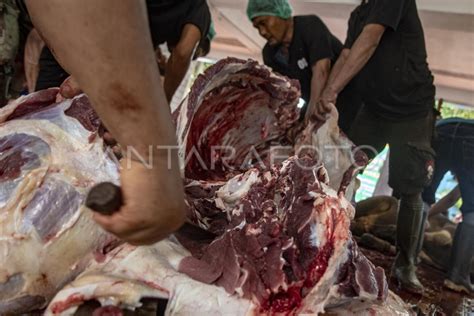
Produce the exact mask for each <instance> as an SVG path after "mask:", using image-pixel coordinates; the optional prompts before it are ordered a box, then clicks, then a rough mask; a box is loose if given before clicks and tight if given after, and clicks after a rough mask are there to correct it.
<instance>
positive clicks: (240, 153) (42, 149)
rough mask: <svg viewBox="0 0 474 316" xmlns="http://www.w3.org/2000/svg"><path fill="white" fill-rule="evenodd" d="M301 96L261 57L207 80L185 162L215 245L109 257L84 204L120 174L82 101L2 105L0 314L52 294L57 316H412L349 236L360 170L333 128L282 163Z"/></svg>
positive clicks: (199, 216) (312, 134)
mask: <svg viewBox="0 0 474 316" xmlns="http://www.w3.org/2000/svg"><path fill="white" fill-rule="evenodd" d="M36 97H37V98H39V100H40V101H38V106H37V107H34V106H33V105H34V103H35V101H34V100H35V98H36ZM298 98H299V89H298V86H297V84H296V83H295V82H292V81H290V80H288V79H287V78H285V77H281V76H278V75H275V74H272V73H271V72H270V70H269V69H268V68H266V67H264V66H260V65H258V64H257V63H256V62H253V61H241V60H236V59H227V60H223V61H221V62H219V63H217V64H216V65H215V66H213V67H211V68H210V69H209V70H208V71H207V72H206V73H205V74H204V75H203V76H201V77H200V78H198V80H196V84H195V85H194V87H193V88H192V91H191V94H190V96H189V98H188V99H187V100H186V101H185V102H184V103H183V104H182V105H181V107H180V110H179V111H178V112H177V113H175V115H174V117H175V120H176V122H177V130H178V138H179V142H180V145H182V148H181V152H180V153H181V158H182V161H183V162H184V161H185V160H186V159H185V158H186V157H191V158H190V159H189V163H188V164H186V165H185V164H183V171H184V174H185V175H186V179H185V180H184V181H185V184H186V193H187V196H186V202H187V204H188V215H189V219H190V220H191V221H193V222H194V223H196V224H198V225H200V226H202V227H203V228H206V229H208V230H210V231H212V232H214V233H215V234H216V235H217V236H218V237H217V238H216V239H214V240H196V239H193V238H189V236H183V235H179V234H176V235H174V236H170V237H169V238H168V239H166V240H163V241H161V242H159V243H157V244H155V245H152V246H148V247H132V246H130V245H121V246H119V247H117V248H114V247H113V246H112V247H111V246H110V244H111V243H112V244H113V241H114V240H113V239H112V238H111V237H110V236H108V235H107V234H105V233H103V231H102V230H101V229H100V228H99V227H98V226H97V225H95V224H94V223H93V222H92V220H91V218H90V213H89V212H88V211H87V210H85V208H84V207H82V206H81V204H82V200H83V197H84V194H85V192H86V190H87V189H88V188H90V186H91V185H93V184H94V183H96V182H99V181H105V180H112V181H117V176H118V174H117V170H116V165H115V164H114V163H113V162H112V161H111V160H110V158H109V157H108V156H107V154H106V153H105V152H104V150H103V146H102V141H101V139H100V138H99V137H93V136H94V135H96V134H97V129H98V126H99V124H100V122H99V120H98V118H97V116H96V115H95V113H94V112H93V111H92V109H91V108H90V106H89V104H88V102H87V99H86V98H85V97H83V96H82V97H78V98H76V99H74V100H66V101H64V102H61V103H59V104H55V101H54V99H55V91H54V90H47V91H43V92H40V93H38V94H35V95H32V96H30V97H27V98H24V99H21V100H19V101H18V102H17V103H16V105H14V106H13V105H12V106H9V107H7V108H5V110H0V122H4V123H3V125H0V149H2V150H3V152H1V153H0V166H2V168H3V169H2V170H3V171H2V174H1V179H2V180H0V203H4V204H3V205H2V209H1V211H0V225H3V226H1V228H2V229H3V230H2V231H0V250H2V252H1V253H0V254H1V256H0V263H1V264H0V313H6V312H23V311H28V310H31V309H33V308H39V307H42V306H44V304H45V303H47V302H48V301H49V300H50V298H51V296H52V295H54V294H55V293H57V294H56V296H55V298H54V299H53V301H52V302H51V303H50V305H49V307H48V309H47V310H46V315H57V314H64V315H70V314H72V313H74V312H75V311H76V310H77V308H78V307H79V306H80V305H82V304H84V303H85V302H87V301H91V300H95V301H98V302H99V303H100V304H101V306H103V308H102V309H101V308H99V309H98V310H96V313H98V314H100V313H103V312H108V311H113V312H114V313H119V310H118V309H117V308H119V309H127V310H136V309H138V308H140V306H141V300H142V299H143V298H150V299H153V298H155V299H166V300H168V304H167V308H166V314H167V315H170V314H172V315H195V314H196V312H198V313H199V314H203V315H254V314H297V313H320V312H323V311H324V310H329V311H337V310H338V309H339V311H340V310H341V309H343V310H345V311H348V312H358V313H362V314H368V313H369V312H370V313H372V314H377V313H380V314H381V315H386V314H394V313H398V314H400V315H403V314H406V313H407V312H406V309H405V306H404V305H403V303H402V302H400V301H399V300H398V298H397V297H395V296H394V295H393V294H391V293H389V292H388V290H387V283H386V280H385V276H384V274H383V271H382V270H381V269H379V268H375V267H374V266H373V265H372V264H371V263H370V262H369V261H368V260H367V259H366V258H365V257H364V256H362V254H361V253H360V252H359V251H358V249H357V245H356V244H355V243H354V241H353V240H352V237H351V234H350V231H349V223H350V220H351V218H352V216H353V212H354V209H353V207H352V205H351V204H350V203H349V202H348V200H347V199H346V198H345V197H344V194H350V192H349V191H350V189H351V187H352V185H351V182H352V181H351V180H352V179H353V175H354V168H356V167H357V164H354V163H353V162H354V161H359V160H363V159H359V158H357V159H353V157H352V149H353V148H352V147H353V145H352V144H351V143H350V142H349V141H348V140H347V138H345V137H344V136H343V135H341V134H340V133H339V130H338V128H337V126H336V125H335V124H334V120H333V119H332V120H331V121H330V122H328V123H326V124H324V125H322V126H317V125H310V126H308V127H306V129H305V131H304V132H303V134H302V136H301V137H300V138H299V142H298V145H297V146H296V147H293V146H290V147H289V150H288V151H287V152H286V154H287V157H285V158H283V159H282V157H278V158H279V159H273V157H272V153H273V151H272V146H273V145H275V144H276V145H280V146H281V145H282V144H285V145H286V144H288V143H286V140H285V139H286V133H287V131H288V129H290V128H291V127H293V126H295V124H298V123H297V122H296V121H297V117H298V110H297V108H296V105H297V103H298ZM25 104H26V105H25ZM14 113H16V114H14ZM336 121H337V119H336ZM308 145H311V146H312V148H311V149H315V150H309V151H306V149H308V148H307V147H308ZM213 146H214V149H215V150H214V151H212V147H213ZM222 146H232V147H233V148H235V155H233V156H232V157H229V156H228V155H227V154H226V152H222V151H220V150H221V148H222ZM304 146H306V147H304ZM326 146H339V147H344V148H343V149H341V148H338V150H339V151H338V152H339V153H340V159H341V160H342V161H343V163H342V164H340V165H339V164H338V163H336V162H335V160H334V159H332V157H333V156H331V155H325V156H319V155H316V154H315V152H320V151H324V150H326V149H327V148H326ZM302 147H303V148H304V149H305V150H304V151H301V152H300V154H301V155H300V156H299V157H296V156H293V157H288V156H289V155H293V154H294V153H298V149H299V148H302ZM280 149H281V148H280ZM280 149H278V150H277V153H278V155H280V153H281V151H280ZM287 149H288V148H287ZM193 152H194V154H195V155H194V156H191V155H189V154H190V153H193ZM249 152H250V153H251V155H248V153H249ZM304 153H307V154H309V156H305V155H304ZM8 157H14V159H13V158H8ZM19 157H21V159H16V158H19ZM198 157H199V158H198ZM286 158H288V159H286ZM362 158H363V157H362ZM4 159H6V160H4ZM200 160H201V161H200ZM282 160H284V161H282ZM98 161H103V162H104V163H103V164H98V163H97V162H98ZM272 162H276V163H272ZM2 163H3V164H2ZM323 164H324V165H323ZM184 166H186V167H184ZM203 166H205V167H203ZM324 166H329V167H330V168H329V169H327V168H325V167H324ZM334 166H337V168H334ZM212 167H214V168H212ZM3 254H9V255H8V256H7V255H3ZM81 271H82V273H80V272H81ZM78 273H80V275H79V276H78V277H77V278H75V279H74V280H73V281H72V282H70V283H69V284H68V285H67V286H65V287H64V288H63V289H62V290H61V291H59V292H57V291H58V289H59V287H60V286H61V285H62V284H64V283H65V282H67V281H68V279H71V278H74V277H75V275H77V274H78ZM114 306H115V307H116V308H114Z"/></svg>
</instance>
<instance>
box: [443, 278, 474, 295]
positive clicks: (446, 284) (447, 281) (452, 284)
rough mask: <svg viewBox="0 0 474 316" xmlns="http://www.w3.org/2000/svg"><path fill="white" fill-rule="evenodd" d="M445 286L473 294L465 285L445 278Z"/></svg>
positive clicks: (452, 289) (459, 291)
mask: <svg viewBox="0 0 474 316" xmlns="http://www.w3.org/2000/svg"><path fill="white" fill-rule="evenodd" d="M444 286H445V287H447V288H448V289H450V290H451V291H454V292H458V293H465V294H467V295H470V294H472V293H471V291H469V290H468V289H467V288H466V287H465V286H463V285H458V284H456V283H454V282H453V281H451V280H444Z"/></svg>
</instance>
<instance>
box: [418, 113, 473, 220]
mask: <svg viewBox="0 0 474 316" xmlns="http://www.w3.org/2000/svg"><path fill="white" fill-rule="evenodd" d="M436 133H437V137H436V140H435V142H434V149H435V151H436V168H435V173H434V176H433V182H432V183H431V185H430V186H429V187H427V188H426V189H425V191H424V192H423V200H424V201H425V202H426V203H428V204H433V203H435V193H436V190H437V189H438V186H439V184H440V182H441V180H442V179H443V177H444V175H445V174H446V173H447V172H448V171H451V172H452V173H454V174H455V175H456V177H457V180H458V182H459V188H460V190H461V196H462V199H463V205H462V207H461V211H462V212H463V214H466V213H472V212H474V124H472V123H466V122H463V121H462V120H460V121H457V122H456V121H453V122H452V123H446V124H440V125H439V126H438V127H437V128H436Z"/></svg>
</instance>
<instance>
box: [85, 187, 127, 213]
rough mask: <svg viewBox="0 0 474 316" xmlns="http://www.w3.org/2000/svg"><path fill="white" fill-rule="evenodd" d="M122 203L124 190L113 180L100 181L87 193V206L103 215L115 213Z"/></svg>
mask: <svg viewBox="0 0 474 316" xmlns="http://www.w3.org/2000/svg"><path fill="white" fill-rule="evenodd" d="M122 205H123V197H122V190H121V189H120V187H119V186H117V185H115V184H113V183H111V182H103V183H99V184H97V185H95V186H94V187H93V188H92V189H91V190H90V191H89V193H88V194H87V198H86V206H87V207H88V208H90V209H91V210H93V211H94V212H97V213H100V214H102V215H109V216H110V215H113V214H114V213H116V212H118V211H119V210H120V208H121V207H122Z"/></svg>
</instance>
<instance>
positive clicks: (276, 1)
mask: <svg viewBox="0 0 474 316" xmlns="http://www.w3.org/2000/svg"><path fill="white" fill-rule="evenodd" d="M264 15H271V16H277V17H279V18H282V19H285V20H286V19H289V18H291V15H292V9H291V6H290V4H289V3H288V0H249V3H248V5H247V16H248V17H249V19H250V21H252V20H253V19H254V18H256V17H259V16H264Z"/></svg>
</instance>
